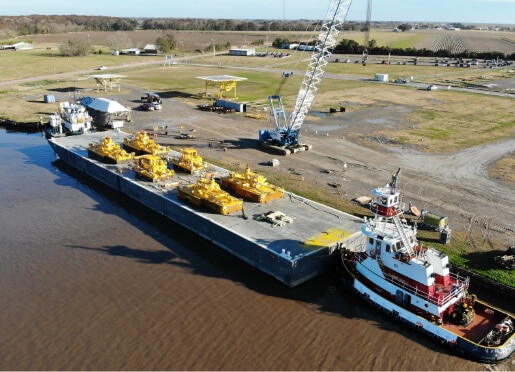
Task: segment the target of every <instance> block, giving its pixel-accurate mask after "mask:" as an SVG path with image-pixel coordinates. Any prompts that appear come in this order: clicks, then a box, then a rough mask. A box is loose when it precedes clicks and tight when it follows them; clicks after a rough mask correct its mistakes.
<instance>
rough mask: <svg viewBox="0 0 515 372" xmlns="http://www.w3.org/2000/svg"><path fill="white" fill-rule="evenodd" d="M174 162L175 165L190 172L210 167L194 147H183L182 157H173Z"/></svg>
mask: <svg viewBox="0 0 515 372" xmlns="http://www.w3.org/2000/svg"><path fill="white" fill-rule="evenodd" d="M172 163H173V164H174V166H175V167H177V168H180V169H182V170H184V171H186V172H189V173H193V172H195V171H199V170H203V169H207V168H209V164H208V163H205V162H203V161H202V157H201V156H200V155H198V153H197V151H196V150H195V149H192V148H186V149H181V157H180V158H178V159H176V158H173V159H172Z"/></svg>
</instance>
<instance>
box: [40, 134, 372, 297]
mask: <svg viewBox="0 0 515 372" xmlns="http://www.w3.org/2000/svg"><path fill="white" fill-rule="evenodd" d="M107 136H109V137H111V138H112V140H113V141H114V142H115V143H118V144H120V146H121V145H122V144H123V141H124V139H125V138H128V137H129V135H128V134H126V133H124V132H117V131H106V132H96V133H88V134H84V135H78V136H69V137H59V138H50V139H49V140H48V142H49V144H50V145H51V147H52V148H53V149H54V151H55V153H56V154H57V156H58V157H59V158H60V159H61V160H62V161H64V162H65V163H67V164H68V165H70V166H72V167H73V168H75V169H77V170H79V171H81V172H82V173H84V174H86V175H88V176H90V177H92V178H94V179H96V180H98V181H99V182H101V183H103V184H105V185H107V186H109V187H111V188H112V189H114V190H116V191H118V192H120V193H121V194H124V195H126V196H128V197H130V198H132V199H134V200H135V201H137V202H139V203H140V204H142V205H144V206H146V207H148V208H150V209H152V210H153V211H155V212H157V213H159V214H161V215H163V216H165V217H166V218H168V219H169V220H171V221H173V222H174V223H176V224H179V225H181V226H183V227H185V228H187V229H189V230H191V231H193V232H194V233H196V234H198V235H200V236H202V237H203V238H205V239H207V240H208V241H210V242H212V243H213V244H214V245H216V246H218V247H220V248H222V249H224V250H226V251H227V252H229V253H231V254H233V255H234V256H236V257H238V258H240V259H241V260H243V261H245V262H246V263H248V264H250V265H252V266H254V267H256V268H257V269H259V270H261V271H263V272H265V273H267V274H269V275H271V276H273V277H275V278H276V279H277V280H279V281H280V282H282V283H284V284H286V285H288V286H290V287H295V286H297V285H299V284H301V283H303V282H305V281H307V280H309V279H311V278H313V277H315V276H318V275H320V274H322V273H324V272H326V271H327V270H328V263H329V261H330V253H331V252H332V251H333V250H334V249H335V248H337V247H338V246H343V247H346V248H349V249H353V248H355V247H357V246H358V245H361V244H362V243H363V239H364V237H363V235H362V233H361V231H360V228H361V224H362V220H361V219H360V218H357V217H354V216H352V215H349V214H347V213H344V212H342V211H339V210H336V209H334V208H331V207H328V206H326V205H323V204H320V203H316V202H314V201H312V200H308V199H305V198H302V197H300V196H298V195H295V194H292V193H290V192H288V191H287V190H286V192H285V194H284V196H283V198H281V199H278V200H274V201H271V202H269V203H264V204H260V203H254V202H249V201H245V202H244V210H243V211H244V212H243V213H237V214H231V215H220V214H216V213H214V212H211V211H210V210H207V209H204V208H197V207H195V206H193V205H191V204H188V203H186V202H183V201H181V200H179V199H178V197H177V187H178V186H179V185H183V184H190V183H195V182H196V181H197V180H198V179H199V178H200V177H206V175H208V174H209V176H214V177H215V178H220V177H226V176H228V175H229V171H228V170H226V169H223V168H220V167H216V166H213V165H211V166H210V168H209V169H208V170H205V171H201V172H197V173H195V174H187V173H181V172H176V174H175V176H174V177H173V178H171V179H170V180H167V181H166V182H159V183H152V182H148V181H145V180H143V179H141V178H139V177H137V176H136V173H135V172H134V170H133V169H132V167H131V165H130V164H105V163H102V162H100V161H98V160H95V159H91V158H89V157H88V147H89V144H90V143H97V142H100V141H101V140H102V139H103V138H104V137H107ZM179 156H180V153H179V152H176V151H173V150H170V151H169V153H168V158H169V159H172V158H176V157H179ZM170 165H172V164H171V163H170ZM271 211H280V212H281V213H282V214H284V215H285V216H288V217H289V219H290V221H291V222H290V223H284V224H281V225H277V224H273V223H270V222H268V221H266V219H265V220H263V219H262V218H260V217H262V216H263V215H265V214H267V213H268V212H271Z"/></svg>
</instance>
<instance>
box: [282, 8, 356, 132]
mask: <svg viewBox="0 0 515 372" xmlns="http://www.w3.org/2000/svg"><path fill="white" fill-rule="evenodd" d="M351 2H352V0H331V3H330V4H329V9H328V11H327V16H326V20H325V21H324V23H323V24H322V27H321V29H320V34H319V35H318V39H317V41H316V44H315V49H314V50H313V54H312V55H311V58H310V60H309V64H308V68H307V71H306V73H305V75H304V79H303V81H302V84H301V86H300V90H299V94H298V96H297V101H296V103H295V108H294V109H293V111H292V113H291V115H290V117H289V119H288V123H289V124H288V127H289V128H290V132H292V131H298V130H299V129H300V127H301V126H302V123H303V122H304V119H305V117H306V114H307V113H308V111H309V108H310V107H311V104H312V103H313V100H314V99H315V94H316V92H317V90H318V87H319V85H320V82H321V81H322V77H323V75H324V71H325V67H326V65H327V64H328V62H329V59H330V57H331V55H332V51H333V49H334V47H335V46H336V43H337V41H338V35H339V34H340V31H341V29H342V27H343V22H344V21H345V17H346V16H347V12H348V11H349V7H350V4H351Z"/></svg>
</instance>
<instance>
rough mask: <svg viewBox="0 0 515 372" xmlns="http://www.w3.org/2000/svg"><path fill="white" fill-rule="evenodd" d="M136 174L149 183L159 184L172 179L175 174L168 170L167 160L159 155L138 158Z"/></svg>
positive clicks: (135, 167)
mask: <svg viewBox="0 0 515 372" xmlns="http://www.w3.org/2000/svg"><path fill="white" fill-rule="evenodd" d="M134 172H136V174H137V175H138V176H140V177H142V178H144V179H146V180H148V181H152V182H157V181H164V180H167V179H169V178H172V177H173V176H174V174H175V172H174V171H173V170H172V169H168V163H167V162H166V160H163V159H161V158H160V157H159V156H158V155H142V156H138V157H137V158H136V165H135V166H134Z"/></svg>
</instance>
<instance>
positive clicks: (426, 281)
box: [340, 169, 515, 363]
mask: <svg viewBox="0 0 515 372" xmlns="http://www.w3.org/2000/svg"><path fill="white" fill-rule="evenodd" d="M399 171H400V169H399V170H398V171H397V173H396V174H395V175H393V176H392V182H391V183H390V184H386V185H385V186H383V187H378V188H376V189H374V190H373V191H372V194H373V196H374V199H373V200H374V202H373V203H371V211H372V213H373V214H374V217H372V218H366V217H365V219H364V222H363V225H362V228H361V231H362V233H363V234H364V236H365V238H366V242H365V243H364V245H363V246H362V247H361V248H360V249H358V250H349V249H345V248H342V249H341V250H340V253H341V259H342V263H343V268H344V270H343V281H344V282H345V283H346V284H349V286H350V287H351V288H352V289H353V291H354V292H356V294H358V295H359V296H360V297H362V298H363V299H364V300H365V301H366V302H369V303H370V304H372V305H373V306H375V307H377V308H379V309H380V310H382V311H384V312H386V313H388V314H389V315H391V316H392V317H394V318H396V319H397V320H399V321H400V322H402V323H403V324H405V325H406V326H411V327H413V328H415V329H417V330H419V331H421V332H423V333H425V334H427V335H428V336H430V337H432V338H434V339H435V340H436V341H438V342H441V343H444V344H447V345H449V346H450V347H451V348H453V349H454V350H455V351H456V352H457V353H459V354H461V355H463V356H466V357H468V358H470V359H473V360H476V361H479V362H486V363H496V362H500V361H502V360H505V359H507V358H509V357H510V356H511V355H512V354H513V352H514V351H515V332H514V326H515V318H514V316H513V315H512V314H509V313H507V312H504V311H503V310H500V309H497V308H493V307H491V306H489V305H487V304H486V303H484V302H481V301H479V300H478V299H477V297H476V296H475V295H471V294H469V293H468V288H469V278H464V277H460V276H459V275H457V274H456V273H453V272H451V270H450V264H449V257H448V256H447V255H446V254H445V253H443V252H440V251H438V250H436V249H434V248H431V247H423V246H422V245H421V244H420V243H419V242H418V241H417V238H416V235H417V229H416V226H412V225H409V224H408V222H407V221H406V219H405V218H403V217H402V213H403V211H402V210H401V208H400V207H399V205H400V204H399V203H401V191H400V189H399V188H398V186H397V178H398V175H399Z"/></svg>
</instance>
